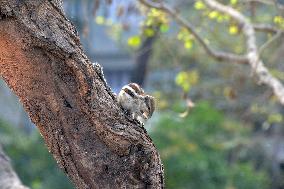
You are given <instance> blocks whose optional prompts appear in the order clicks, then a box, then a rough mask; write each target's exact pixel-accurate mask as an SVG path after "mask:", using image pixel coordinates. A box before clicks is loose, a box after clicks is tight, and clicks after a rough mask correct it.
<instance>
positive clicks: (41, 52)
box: [0, 0, 164, 189]
mask: <svg viewBox="0 0 284 189" xmlns="http://www.w3.org/2000/svg"><path fill="white" fill-rule="evenodd" d="M60 4H61V0H55V1H53V0H42V1H34V0H21V1H18V0H10V1H6V0H0V75H1V77H2V78H3V79H4V80H5V81H6V83H7V84H8V86H9V87H10V88H11V89H12V90H13V91H14V92H15V94H16V95H17V96H18V97H19V99H20V102H21V103H22V104H23V106H24V108H25V110H26V111H27V113H28V114H29V116H30V118H31V120H32V121H33V122H34V123H35V125H36V126H37V128H38V129H39V131H40V133H41V135H42V136H43V138H44V140H45V143H46V145H47V147H48V149H49V151H50V153H52V154H53V156H54V158H55V159H56V161H57V163H58V164H59V166H60V167H61V168H62V169H63V170H64V172H65V173H66V174H67V175H68V176H69V178H70V179H71V180H72V182H73V183H74V185H75V186H76V187H77V188H80V189H87V188H155V189H156V188H163V187H164V180H163V179H164V175H163V167H162V163H161V159H160V156H159V154H158V152H157V150H156V148H155V146H154V144H153V142H152V140H151V138H150V137H149V136H148V134H147V132H146V130H145V129H144V128H143V127H140V126H138V125H137V123H135V122H134V121H133V120H131V119H129V118H127V117H126V116H125V114H124V113H123V111H122V109H121V108H120V106H119V105H118V104H117V102H116V97H115V96H114V95H113V93H112V91H111V90H110V88H109V87H108V86H107V84H106V83H105V81H104V78H103V74H102V72H101V68H100V66H99V65H98V64H95V65H94V64H92V63H91V62H90V60H89V59H88V58H87V56H86V55H85V53H84V51H83V48H82V46H81V44H80V40H79V36H78V34H77V32H76V29H75V28H74V26H73V25H72V23H70V22H69V20H68V19H67V18H66V17H65V15H64V13H63V12H62V9H61V8H60V7H58V6H59V5H60ZM43 171H44V170H43Z"/></svg>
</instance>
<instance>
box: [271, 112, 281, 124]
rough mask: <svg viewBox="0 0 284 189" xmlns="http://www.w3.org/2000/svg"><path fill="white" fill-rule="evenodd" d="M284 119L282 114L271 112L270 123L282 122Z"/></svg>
mask: <svg viewBox="0 0 284 189" xmlns="http://www.w3.org/2000/svg"><path fill="white" fill-rule="evenodd" d="M282 121H283V117H282V115H281V114H271V115H269V117H268V122H269V123H281V122H282Z"/></svg>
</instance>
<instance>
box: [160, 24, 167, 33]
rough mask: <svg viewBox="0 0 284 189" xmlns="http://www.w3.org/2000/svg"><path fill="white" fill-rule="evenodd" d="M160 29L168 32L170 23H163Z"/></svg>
mask: <svg viewBox="0 0 284 189" xmlns="http://www.w3.org/2000/svg"><path fill="white" fill-rule="evenodd" d="M160 31H161V32H162V33H166V32H167V31H169V25H168V24H162V25H161V26H160Z"/></svg>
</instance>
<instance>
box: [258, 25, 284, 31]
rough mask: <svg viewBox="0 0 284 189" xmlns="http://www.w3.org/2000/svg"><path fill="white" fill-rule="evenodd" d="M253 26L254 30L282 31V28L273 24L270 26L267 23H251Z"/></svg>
mask: <svg viewBox="0 0 284 189" xmlns="http://www.w3.org/2000/svg"><path fill="white" fill-rule="evenodd" d="M253 28H254V30H255V31H259V32H266V33H278V32H283V31H282V30H280V29H278V28H275V27H273V26H270V25H268V24H253Z"/></svg>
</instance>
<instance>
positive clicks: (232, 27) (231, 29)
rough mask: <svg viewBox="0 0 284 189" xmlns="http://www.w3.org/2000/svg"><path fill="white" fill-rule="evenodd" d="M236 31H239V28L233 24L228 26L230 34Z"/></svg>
mask: <svg viewBox="0 0 284 189" xmlns="http://www.w3.org/2000/svg"><path fill="white" fill-rule="evenodd" d="M238 31H239V29H238V27H237V26H235V25H231V26H230V27H229V33H230V34H231V35H235V34H237V33H238Z"/></svg>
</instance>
